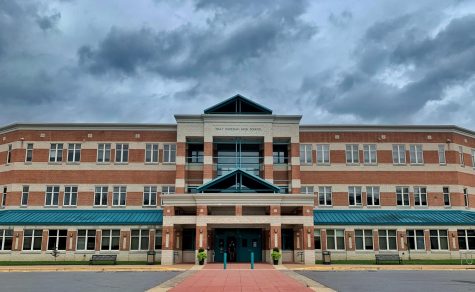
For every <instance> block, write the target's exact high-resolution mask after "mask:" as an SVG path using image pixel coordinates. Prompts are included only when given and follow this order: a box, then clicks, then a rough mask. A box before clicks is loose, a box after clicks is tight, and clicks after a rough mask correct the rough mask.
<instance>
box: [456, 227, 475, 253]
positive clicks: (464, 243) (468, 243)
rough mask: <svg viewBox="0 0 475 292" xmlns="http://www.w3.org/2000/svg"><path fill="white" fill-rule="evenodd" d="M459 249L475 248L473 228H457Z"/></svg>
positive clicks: (474, 231)
mask: <svg viewBox="0 0 475 292" xmlns="http://www.w3.org/2000/svg"><path fill="white" fill-rule="evenodd" d="M457 236H458V241H459V249H460V250H474V249H475V230H464V229H459V230H457Z"/></svg>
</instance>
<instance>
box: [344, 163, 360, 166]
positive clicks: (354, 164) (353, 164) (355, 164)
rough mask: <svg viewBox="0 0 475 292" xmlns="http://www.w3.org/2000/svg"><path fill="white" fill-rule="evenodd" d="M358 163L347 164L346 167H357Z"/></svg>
mask: <svg viewBox="0 0 475 292" xmlns="http://www.w3.org/2000/svg"><path fill="white" fill-rule="evenodd" d="M359 165H360V164H359V163H347V164H346V166H359Z"/></svg>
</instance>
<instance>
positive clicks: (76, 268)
mask: <svg viewBox="0 0 475 292" xmlns="http://www.w3.org/2000/svg"><path fill="white" fill-rule="evenodd" d="M192 267H193V265H192V264H189V265H172V266H162V265H37V266H0V273H1V272H163V271H177V272H183V271H187V270H189V269H191V268H192Z"/></svg>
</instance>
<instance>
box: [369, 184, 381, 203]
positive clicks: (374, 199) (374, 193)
mask: <svg viewBox="0 0 475 292" xmlns="http://www.w3.org/2000/svg"><path fill="white" fill-rule="evenodd" d="M366 205H368V206H379V187H366Z"/></svg>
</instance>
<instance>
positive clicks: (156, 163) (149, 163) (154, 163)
mask: <svg viewBox="0 0 475 292" xmlns="http://www.w3.org/2000/svg"><path fill="white" fill-rule="evenodd" d="M144 164H145V165H158V164H159V163H158V161H157V162H144Z"/></svg>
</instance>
